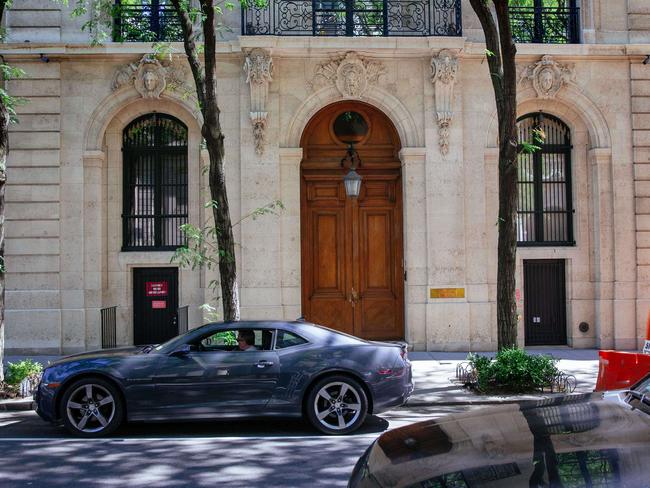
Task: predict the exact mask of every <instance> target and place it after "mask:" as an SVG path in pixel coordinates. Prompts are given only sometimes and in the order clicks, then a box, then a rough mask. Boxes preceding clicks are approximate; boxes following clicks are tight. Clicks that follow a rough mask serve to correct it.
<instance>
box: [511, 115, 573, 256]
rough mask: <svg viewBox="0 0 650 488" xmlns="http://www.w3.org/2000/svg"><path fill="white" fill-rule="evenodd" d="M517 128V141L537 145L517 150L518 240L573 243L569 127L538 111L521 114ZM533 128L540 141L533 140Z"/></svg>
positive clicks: (538, 243)
mask: <svg viewBox="0 0 650 488" xmlns="http://www.w3.org/2000/svg"><path fill="white" fill-rule="evenodd" d="M518 128H519V141H520V143H522V142H529V143H531V142H532V143H533V144H534V145H536V146H537V147H538V148H539V149H537V150H535V151H534V152H532V153H526V152H524V151H522V152H520V154H519V158H518V162H517V187H518V192H519V195H518V204H517V205H518V206H517V244H518V245H519V246H573V245H575V241H574V238H573V202H572V188H571V148H572V146H571V133H570V130H569V128H568V127H567V126H566V124H564V122H562V121H561V120H560V119H558V118H556V117H554V116H552V115H548V114H544V113H541V112H539V113H535V114H529V115H525V116H524V117H522V118H520V119H519V121H518ZM536 131H541V133H542V134H543V142H539V141H536V140H535V136H534V134H535V132H536Z"/></svg>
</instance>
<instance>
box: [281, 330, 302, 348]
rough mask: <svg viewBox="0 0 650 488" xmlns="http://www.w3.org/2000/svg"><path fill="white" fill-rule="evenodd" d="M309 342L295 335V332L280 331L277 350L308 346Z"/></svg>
mask: <svg viewBox="0 0 650 488" xmlns="http://www.w3.org/2000/svg"><path fill="white" fill-rule="evenodd" d="M307 342H308V341H307V340H306V339H303V338H302V337H300V336H299V335H296V334H294V333H293V332H288V331H286V330H281V329H278V338H277V339H276V340H275V348H276V349H286V348H287V347H293V346H299V345H301V344H307Z"/></svg>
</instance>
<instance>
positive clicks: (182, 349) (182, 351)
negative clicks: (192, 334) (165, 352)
mask: <svg viewBox="0 0 650 488" xmlns="http://www.w3.org/2000/svg"><path fill="white" fill-rule="evenodd" d="M191 350H192V348H191V347H190V345H189V344H181V345H180V346H178V347H177V348H176V349H174V350H173V351H172V352H171V353H169V355H170V356H174V357H183V356H187V355H188V354H189V353H190V351H191Z"/></svg>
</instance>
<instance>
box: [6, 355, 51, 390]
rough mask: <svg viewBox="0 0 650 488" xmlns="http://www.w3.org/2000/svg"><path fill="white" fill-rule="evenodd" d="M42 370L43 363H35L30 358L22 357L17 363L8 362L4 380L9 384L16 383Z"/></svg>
mask: <svg viewBox="0 0 650 488" xmlns="http://www.w3.org/2000/svg"><path fill="white" fill-rule="evenodd" d="M42 372H43V365H42V364H41V363H37V362H36V361H32V360H31V359H24V360H22V361H18V362H17V363H9V364H8V366H7V374H6V377H5V381H6V382H7V383H8V384H10V385H18V384H20V382H21V381H23V380H24V379H25V378H29V377H33V376H37V375H39V374H41V373H42Z"/></svg>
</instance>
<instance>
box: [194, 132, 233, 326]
mask: <svg viewBox="0 0 650 488" xmlns="http://www.w3.org/2000/svg"><path fill="white" fill-rule="evenodd" d="M203 131H204V132H210V133H214V132H216V131H210V130H209V128H208V127H206V124H205V123H204V125H203ZM218 133H219V137H218V138H217V139H216V140H213V138H208V137H206V138H205V139H206V143H207V148H208V154H209V155H210V195H211V196H212V200H213V201H214V202H216V205H214V206H213V207H212V209H213V210H212V214H213V216H214V223H215V226H216V228H217V229H218V232H217V244H218V245H219V254H220V257H219V278H220V284H221V299H222V301H223V319H224V320H225V321H236V320H239V288H238V284H237V262H236V260H235V238H234V236H233V233H232V221H231V220H230V208H229V206H228V193H227V192H226V179H225V174H224V170H223V159H224V157H223V156H224V149H223V134H221V131H218ZM204 137H205V136H204Z"/></svg>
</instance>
